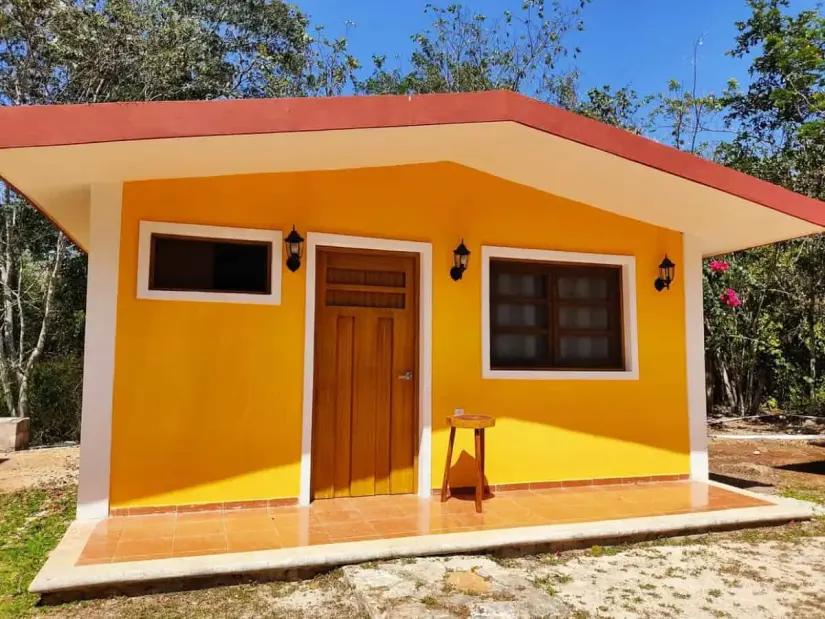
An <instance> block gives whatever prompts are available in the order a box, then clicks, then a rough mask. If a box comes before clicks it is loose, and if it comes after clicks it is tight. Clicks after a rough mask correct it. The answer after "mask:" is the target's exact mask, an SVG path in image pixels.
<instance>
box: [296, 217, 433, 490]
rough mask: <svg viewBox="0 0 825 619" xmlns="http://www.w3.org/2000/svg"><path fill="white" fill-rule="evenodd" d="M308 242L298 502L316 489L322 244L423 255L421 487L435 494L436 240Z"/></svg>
mask: <svg viewBox="0 0 825 619" xmlns="http://www.w3.org/2000/svg"><path fill="white" fill-rule="evenodd" d="M306 237H307V240H306V254H305V255H306V288H305V294H306V297H305V305H304V318H305V319H304V381H303V412H302V415H303V417H302V424H301V428H302V430H301V434H302V435H301V477H300V492H299V495H298V502H299V504H300V505H309V503H310V497H311V492H312V416H313V405H314V402H313V387H314V384H313V383H314V378H315V326H316V325H315V322H316V290H317V282H316V264H317V254H318V249H319V248H324V249H327V248H340V249H350V250H362V251H378V252H382V251H383V252H402V253H406V254H417V255H418V282H417V291H418V324H417V338H416V340H417V346H418V359H417V366H418V371H417V379H418V398H417V406H418V436H417V446H418V450H417V453H416V457H415V461H416V468H417V470H416V487H417V494H418V496H419V497H421V498H430V496H431V491H430V487H431V486H432V401H431V397H430V393H431V390H432V324H433V320H432V319H433V316H432V313H433V308H432V289H433V287H432V283H433V282H432V279H433V268H432V244H431V243H426V242H421V241H405V240H400V239H382V238H372V237H359V236H346V235H340V234H328V233H323V232H308V233H307V235H306Z"/></svg>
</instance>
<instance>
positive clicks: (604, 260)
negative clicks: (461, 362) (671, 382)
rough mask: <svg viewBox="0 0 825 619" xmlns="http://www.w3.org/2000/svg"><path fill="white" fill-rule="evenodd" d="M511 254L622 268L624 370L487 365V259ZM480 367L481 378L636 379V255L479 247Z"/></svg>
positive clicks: (488, 289)
mask: <svg viewBox="0 0 825 619" xmlns="http://www.w3.org/2000/svg"><path fill="white" fill-rule="evenodd" d="M491 258H510V259H514V260H535V261H538V262H566V263H579V264H602V265H611V266H620V267H621V268H622V291H623V293H624V294H623V298H622V316H623V320H624V326H623V329H624V334H623V335H624V337H623V340H624V359H625V368H626V369H624V370H621V371H617V372H589V371H569V370H564V371H562V370H546V371H525V370H493V369H492V368H491V367H490V259H491ZM481 356H482V359H481V364H482V365H481V368H482V377H483V378H499V379H511V380H512V379H515V380H639V332H638V319H637V313H636V258H635V257H634V256H617V255H610V254H583V253H577V252H566V251H554V250H547V249H523V248H517V247H493V246H490V245H483V246H482V247H481Z"/></svg>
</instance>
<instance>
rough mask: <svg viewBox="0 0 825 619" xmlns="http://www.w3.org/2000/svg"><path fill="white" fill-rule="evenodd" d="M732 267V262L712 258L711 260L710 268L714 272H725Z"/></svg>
mask: <svg viewBox="0 0 825 619" xmlns="http://www.w3.org/2000/svg"><path fill="white" fill-rule="evenodd" d="M729 268H730V263H729V262H725V261H724V260H711V261H710V270H711V271H712V272H713V273H719V274H721V273H725V272H726V271H727V270H728V269H729Z"/></svg>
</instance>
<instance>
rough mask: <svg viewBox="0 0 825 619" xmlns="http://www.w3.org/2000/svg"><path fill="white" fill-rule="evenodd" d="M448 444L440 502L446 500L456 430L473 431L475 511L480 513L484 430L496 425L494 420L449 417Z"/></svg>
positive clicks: (486, 417)
mask: <svg viewBox="0 0 825 619" xmlns="http://www.w3.org/2000/svg"><path fill="white" fill-rule="evenodd" d="M447 425H449V426H450V444H449V446H448V447H447V465H446V466H445V467H444V483H443V484H442V486H441V502H442V503H443V502H444V501H446V500H447V487H448V486H449V484H450V465H451V464H452V462H453V444H454V443H455V430H456V428H469V429H473V430H475V435H476V471H477V478H476V511H477V512H478V513H481V499H482V497H483V495H484V430H486V429H487V428H492V427H494V426H495V425H496V418H495V417H490V416H489V415H450V416H449V417H447Z"/></svg>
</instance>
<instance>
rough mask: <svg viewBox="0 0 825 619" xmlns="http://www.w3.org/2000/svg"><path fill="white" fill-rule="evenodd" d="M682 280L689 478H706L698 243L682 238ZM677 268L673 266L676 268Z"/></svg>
mask: <svg viewBox="0 0 825 619" xmlns="http://www.w3.org/2000/svg"><path fill="white" fill-rule="evenodd" d="M682 262H683V265H682V277H683V278H684V288H685V340H686V341H685V345H686V351H687V404H688V418H689V424H690V425H689V427H690V478H691V479H695V480H697V481H707V479H708V431H707V409H706V399H705V321H704V313H703V309H702V244H701V240H700V239H698V238H697V237H695V236H690V235H688V234H684V235H682ZM678 268H679V267H677V269H678Z"/></svg>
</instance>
